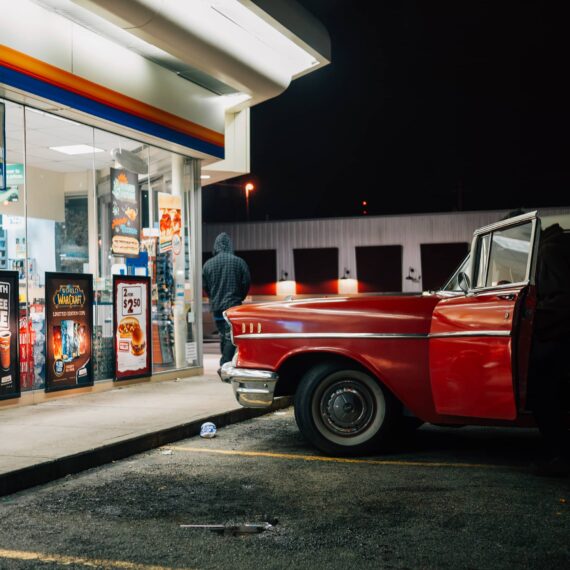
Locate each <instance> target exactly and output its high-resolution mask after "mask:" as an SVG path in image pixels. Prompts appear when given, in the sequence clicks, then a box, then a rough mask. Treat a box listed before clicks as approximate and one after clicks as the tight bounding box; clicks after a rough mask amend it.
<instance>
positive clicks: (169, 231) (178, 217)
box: [158, 192, 182, 255]
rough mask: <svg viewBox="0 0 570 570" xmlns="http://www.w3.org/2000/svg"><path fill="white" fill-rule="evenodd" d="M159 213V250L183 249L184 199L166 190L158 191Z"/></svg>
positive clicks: (176, 252) (173, 250)
mask: <svg viewBox="0 0 570 570" xmlns="http://www.w3.org/2000/svg"><path fill="white" fill-rule="evenodd" d="M158 215H159V219H160V223H159V227H160V239H159V251H160V253H165V252H167V251H172V253H174V255H178V254H179V253H180V252H181V251H182V199H181V197H180V196H173V195H172V194H166V193H164V192H159V193H158Z"/></svg>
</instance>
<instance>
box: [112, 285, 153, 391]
mask: <svg viewBox="0 0 570 570" xmlns="http://www.w3.org/2000/svg"><path fill="white" fill-rule="evenodd" d="M150 287H151V285H150V277H138V276H137V277H135V276H126V275H115V276H114V277H113V305H114V307H115V313H114V315H115V317H114V332H115V334H114V337H115V379H116V380H125V379H127V378H138V377H140V376H150V375H151V373H152V368H151V366H152V364H151V362H152V361H151V338H152V336H151V326H150V306H151V305H150Z"/></svg>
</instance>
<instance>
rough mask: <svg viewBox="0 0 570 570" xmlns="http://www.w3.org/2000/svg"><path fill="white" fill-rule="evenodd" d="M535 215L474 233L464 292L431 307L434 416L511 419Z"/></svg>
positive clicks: (528, 333)
mask: <svg viewBox="0 0 570 570" xmlns="http://www.w3.org/2000/svg"><path fill="white" fill-rule="evenodd" d="M537 231H538V219H537V217H536V213H531V214H525V215H523V216H518V217H516V218H511V219H509V220H506V221H503V222H499V223H497V224H493V225H492V226H487V227H485V228H482V229H481V230H478V231H477V232H476V233H475V237H474V240H473V247H472V255H471V266H470V271H469V274H470V275H468V279H465V278H464V279H463V282H464V283H465V284H466V285H465V286H464V291H463V292H462V293H458V294H455V295H451V296H446V297H443V298H442V299H441V301H440V302H439V303H438V304H437V305H436V307H435V309H434V312H433V318H432V323H431V329H430V340H429V342H430V374H431V387H432V392H433V397H434V403H435V407H436V411H437V412H438V413H440V414H442V415H451V416H465V417H478V418H490V419H491V418H492V419H504V420H512V419H514V418H515V417H516V415H517V407H518V403H519V402H518V387H517V385H516V375H517V370H518V368H519V363H520V362H521V361H522V360H521V359H520V358H519V351H520V350H524V349H525V347H524V346H523V347H521V346H519V344H518V342H519V336H520V335H521V333H522V332H523V331H524V335H523V337H524V339H523V338H522V337H521V341H522V340H524V342H525V344H527V345H528V346H526V351H527V354H528V348H529V347H530V336H531V330H530V325H528V322H527V323H526V325H525V323H523V322H522V320H521V319H525V318H527V314H526V310H525V307H526V303H527V297H528V296H529V294H532V275H533V272H534V266H533V264H534V254H533V252H534V251H535V249H536V247H535V241H536V240H535V236H536V235H537Z"/></svg>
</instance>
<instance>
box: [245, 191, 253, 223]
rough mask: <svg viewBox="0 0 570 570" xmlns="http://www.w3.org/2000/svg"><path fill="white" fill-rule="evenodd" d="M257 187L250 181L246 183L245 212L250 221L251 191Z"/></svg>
mask: <svg viewBox="0 0 570 570" xmlns="http://www.w3.org/2000/svg"><path fill="white" fill-rule="evenodd" d="M254 189H255V186H254V185H253V184H252V183H251V182H248V183H247V184H246V185H245V214H246V220H247V221H248V222H249V193H250V192H251V191H252V190H254Z"/></svg>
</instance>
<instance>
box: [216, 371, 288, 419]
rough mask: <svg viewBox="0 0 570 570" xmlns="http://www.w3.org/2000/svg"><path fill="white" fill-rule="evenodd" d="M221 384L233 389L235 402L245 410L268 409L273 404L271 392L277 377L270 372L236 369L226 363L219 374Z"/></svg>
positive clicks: (273, 389) (273, 390)
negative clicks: (225, 383) (228, 385)
mask: <svg viewBox="0 0 570 570" xmlns="http://www.w3.org/2000/svg"><path fill="white" fill-rule="evenodd" d="M220 376H221V377H222V381H223V382H227V383H228V384H231V385H232V386H233V388H234V394H235V396H236V400H237V401H238V402H239V403H240V404H241V405H242V406H244V407H246V408H268V407H269V406H271V404H273V392H275V384H277V380H279V376H278V375H277V374H275V372H271V371H270V370H255V369H253V368H236V367H235V366H234V365H233V364H232V363H231V362H226V363H225V364H224V365H223V366H222V370H221V372H220Z"/></svg>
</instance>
